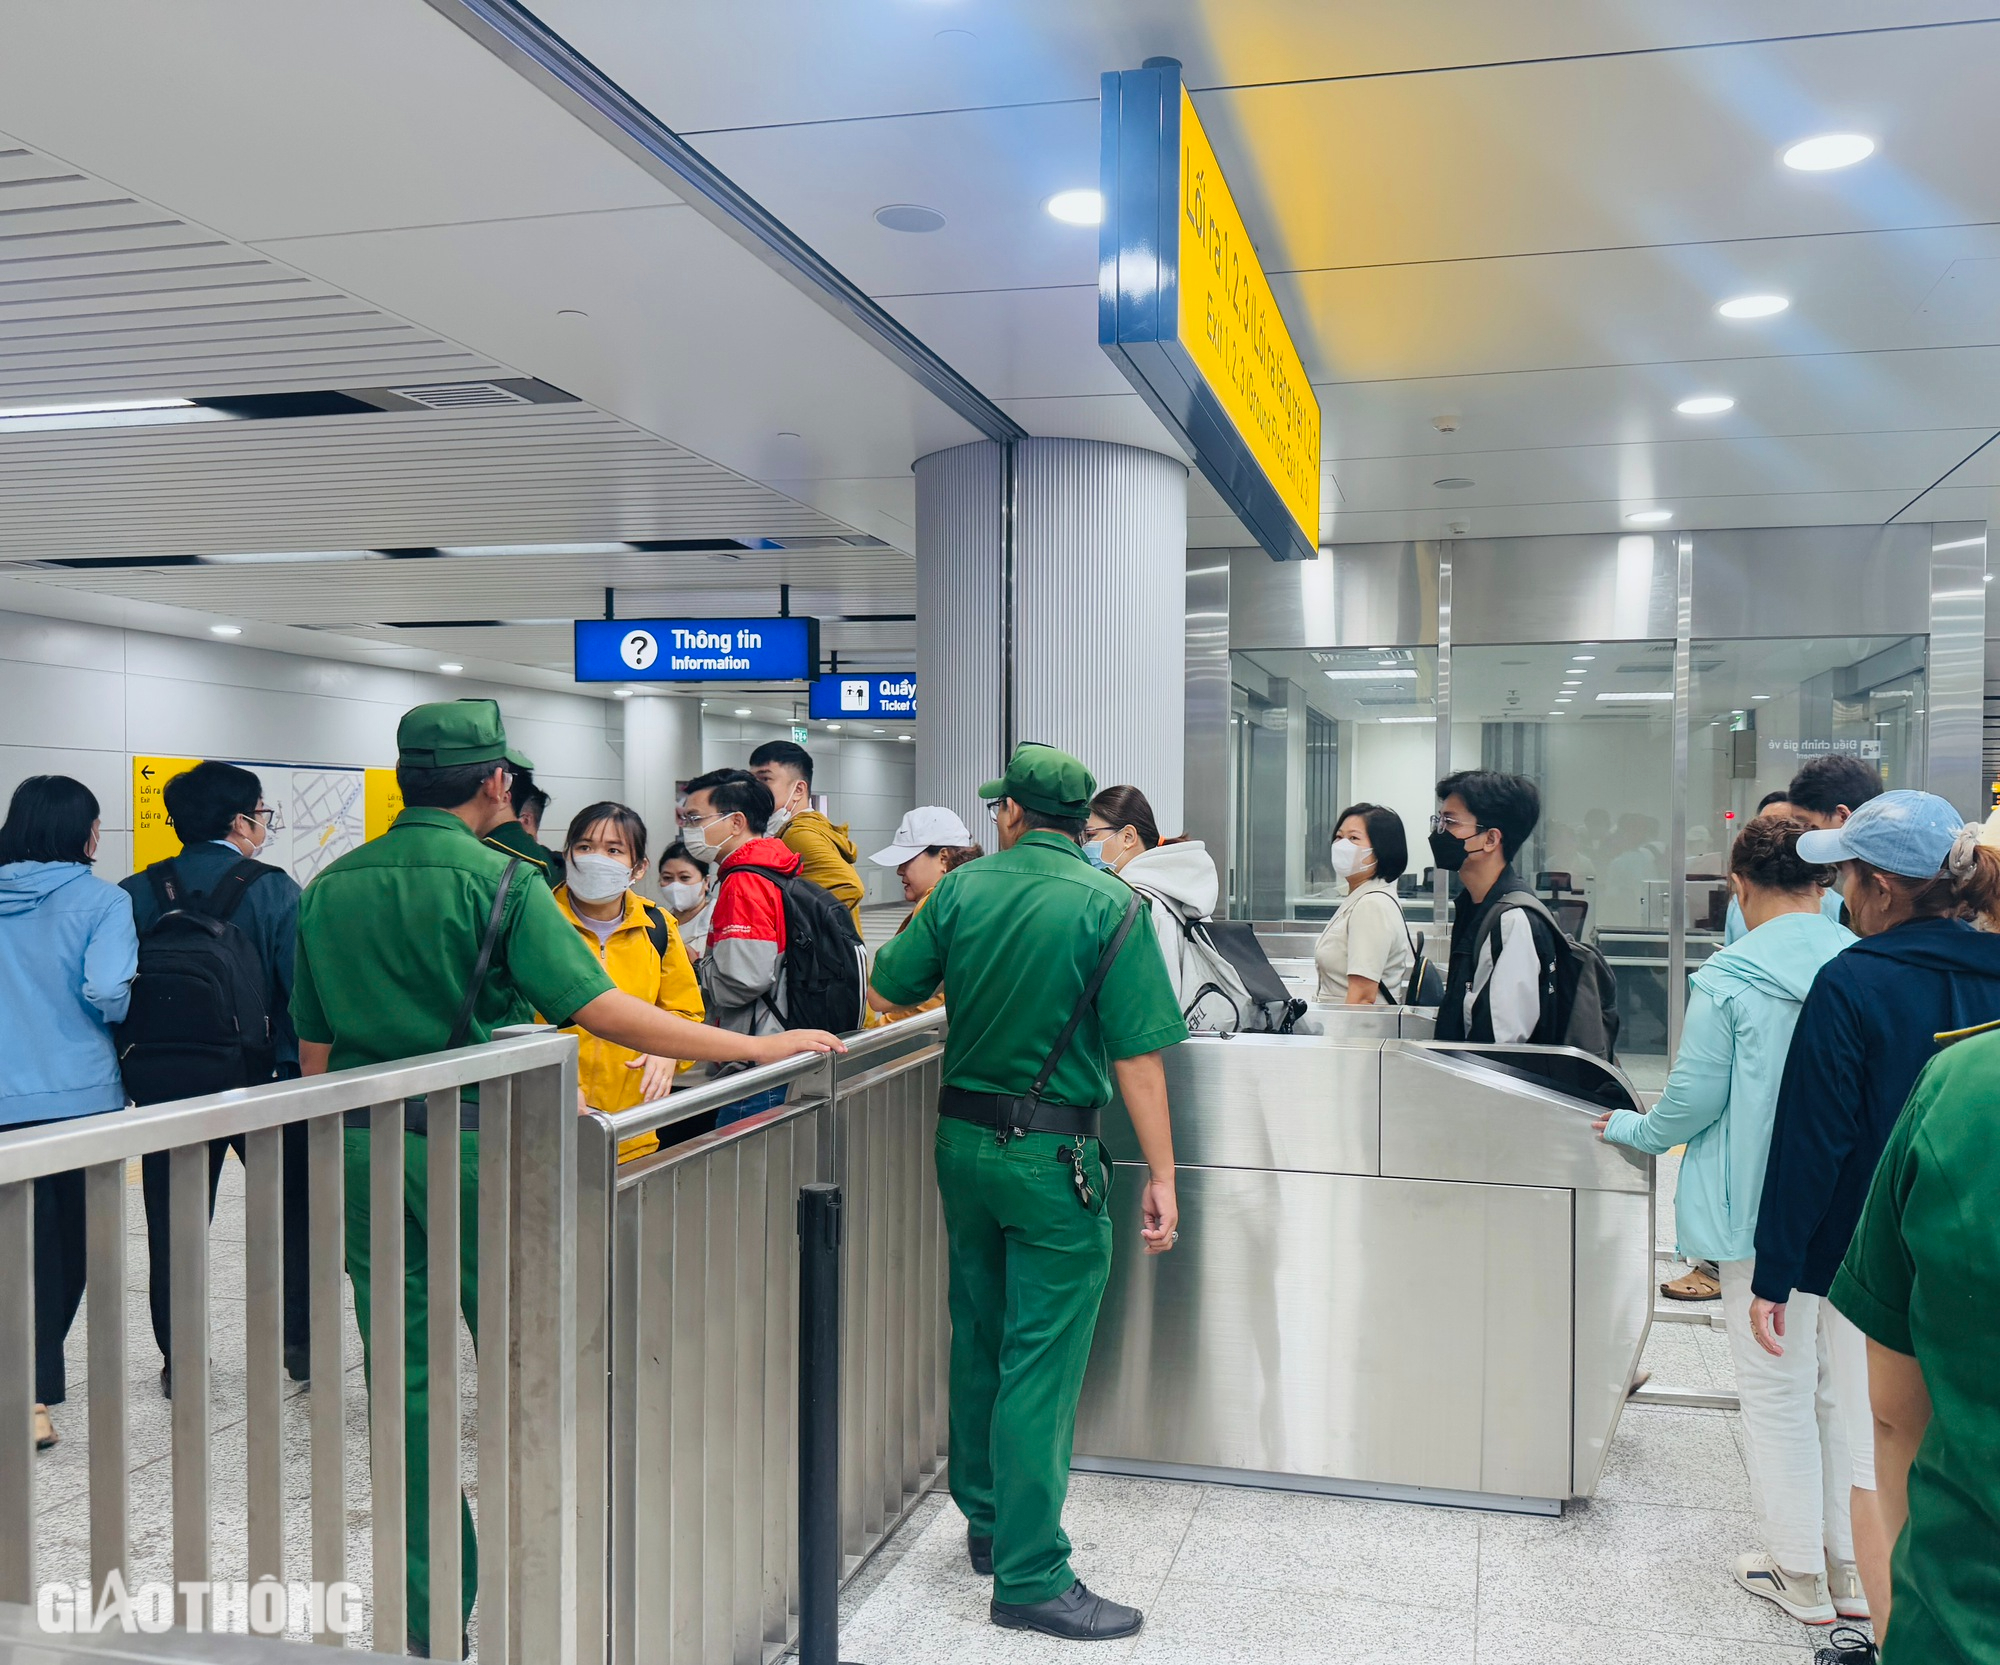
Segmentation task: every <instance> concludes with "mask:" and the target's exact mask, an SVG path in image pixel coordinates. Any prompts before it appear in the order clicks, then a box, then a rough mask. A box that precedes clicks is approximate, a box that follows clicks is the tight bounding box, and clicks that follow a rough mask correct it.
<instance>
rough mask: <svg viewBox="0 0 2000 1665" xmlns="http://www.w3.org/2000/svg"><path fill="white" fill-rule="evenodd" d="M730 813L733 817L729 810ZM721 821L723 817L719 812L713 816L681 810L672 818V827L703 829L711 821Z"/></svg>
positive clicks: (732, 812)
mask: <svg viewBox="0 0 2000 1665" xmlns="http://www.w3.org/2000/svg"><path fill="white" fill-rule="evenodd" d="M730 813H731V814H732V815H733V814H734V813H735V811H734V810H731V811H730ZM722 819H723V815H722V812H721V811H719V810H718V811H717V812H716V813H715V814H713V815H696V814H694V813H693V812H692V811H689V810H682V811H681V812H680V813H679V814H677V815H676V816H675V817H674V825H675V826H677V827H705V826H707V825H708V824H709V823H710V822H711V821H720V820H722Z"/></svg>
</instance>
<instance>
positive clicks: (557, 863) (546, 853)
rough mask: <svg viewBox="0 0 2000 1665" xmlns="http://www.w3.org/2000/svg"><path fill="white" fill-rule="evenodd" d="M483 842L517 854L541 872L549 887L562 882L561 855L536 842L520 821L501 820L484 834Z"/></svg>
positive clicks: (508, 852)
mask: <svg viewBox="0 0 2000 1665" xmlns="http://www.w3.org/2000/svg"><path fill="white" fill-rule="evenodd" d="M483 842H484V843H487V844H490V845H492V846H493V848H494V849H496V850H501V851H504V852H505V853H506V854H508V855H510V856H519V857H520V858H521V859H522V860H523V861H525V862H526V863H528V865H529V866H531V867H532V868H534V869H535V871H536V872H538V873H539V874H541V876H542V877H543V879H544V880H546V881H547V883H548V887H549V889H551V890H554V889H555V888H556V886H557V885H559V884H561V883H562V882H563V859H562V857H561V856H560V855H558V854H557V853H556V852H555V851H554V850H551V849H550V848H549V847H548V846H547V845H546V844H537V843H536V842H535V841H534V840H533V839H532V838H530V837H529V836H528V829H527V828H526V827H524V826H522V825H521V823H520V822H518V821H503V822H502V823H501V824H500V825H499V826H497V827H495V828H494V829H493V830H492V831H491V832H490V833H488V834H487V835H486V837H485V839H484V840H483Z"/></svg>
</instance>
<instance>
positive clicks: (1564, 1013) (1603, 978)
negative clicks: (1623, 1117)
mask: <svg viewBox="0 0 2000 1665" xmlns="http://www.w3.org/2000/svg"><path fill="white" fill-rule="evenodd" d="M1516 908H1518V909H1520V910H1521V911H1522V912H1523V913H1530V914H1533V915H1535V916H1536V917H1537V918H1538V919H1540V920H1541V921H1542V922H1543V923H1544V924H1545V925H1547V926H1548V928H1549V935H1550V936H1551V937H1552V938H1553V939H1554V940H1555V951H1554V953H1553V954H1552V955H1551V956H1550V958H1549V961H1548V963H1547V964H1545V965H1544V966H1543V967H1542V1009H1543V1011H1545V1012H1547V1013H1548V1014H1549V1017H1548V1020H1547V1022H1546V1024H1545V1025H1540V1026H1537V1028H1536V1030H1535V1034H1534V1036H1533V1037H1532V1038H1533V1039H1534V1040H1535V1041H1537V1042H1538V1043H1540V1044H1542V1045H1544V1046H1573V1047H1575V1048H1576V1049H1577V1050H1578V1051H1579V1052H1588V1053H1591V1054H1593V1055H1594V1056H1596V1057H1599V1058H1602V1059H1603V1060H1604V1061H1605V1062H1606V1063H1607V1064H1615V1063H1616V1062H1617V1061H1618V976H1617V973H1616V972H1614V971H1613V970H1612V969H1611V967H1610V966H1609V965H1607V964H1606V963H1605V960H1604V956H1603V955H1602V954H1600V953H1598V951H1597V950H1596V949H1595V948H1591V947H1589V946H1587V945H1586V944H1584V943H1580V942H1578V941H1577V940H1576V939H1575V938H1574V937H1572V936H1571V935H1570V934H1569V933H1568V932H1567V931H1565V930H1564V929H1563V928H1562V924H1561V922H1560V921H1558V920H1557V918H1556V916H1555V915H1554V914H1553V913H1551V912H1550V911H1549V908H1548V905H1547V904H1546V903H1545V902H1543V901H1542V899H1541V898H1540V897H1538V896H1535V895H1533V894H1531V893H1530V892H1528V891H1525V890H1510V891H1509V892H1508V893H1507V894H1506V895H1504V896H1502V897H1501V898H1500V899H1499V900H1498V901H1497V902H1495V903H1494V904H1493V907H1492V908H1491V910H1490V911H1489V912H1488V913H1487V915H1486V917H1485V919H1484V920H1482V921H1481V922H1480V926H1479V937H1478V939H1477V940H1476V941H1475V942H1474V943H1473V945H1472V963H1473V964H1474V965H1475V966H1476V965H1478V964H1479V951H1480V950H1481V948H1483V947H1484V946H1485V945H1486V944H1487V943H1488V942H1489V941H1491V940H1492V938H1493V937H1494V935H1495V934H1496V933H1497V932H1498V931H1499V929H1500V917H1501V915H1502V914H1503V913H1505V912H1507V911H1508V910H1510V909H1516ZM1544 1027H1545V1028H1546V1029H1547V1030H1548V1033H1546V1034H1544V1033H1543V1032H1542V1031H1543V1028H1544Z"/></svg>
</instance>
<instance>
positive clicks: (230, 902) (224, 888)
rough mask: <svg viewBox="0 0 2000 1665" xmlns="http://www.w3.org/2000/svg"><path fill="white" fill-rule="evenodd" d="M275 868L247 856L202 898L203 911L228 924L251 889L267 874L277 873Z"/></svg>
mask: <svg viewBox="0 0 2000 1665" xmlns="http://www.w3.org/2000/svg"><path fill="white" fill-rule="evenodd" d="M275 872H277V869H276V868H275V867H267V866H266V865H265V864H264V863H263V862H261V861H252V860H251V859H250V858H249V857H248V856H245V857H244V858H243V859H242V860H241V861H239V862H238V863H237V864H236V865H235V866H234V867H232V868H230V870H229V871H228V872H227V873H225V874H223V875H222V877H221V878H220V879H218V880H217V881H216V885H215V888H214V889H213V890H211V891H210V892H209V893H208V894H207V895H206V896H205V897H203V898H202V909H201V911H202V912H203V913H205V914H207V915H208V916H209V917H210V918H212V919H216V920H220V921H223V922H224V923H227V922H228V919H229V916H230V915H231V914H233V913H234V912H235V911H236V910H237V909H238V908H239V907H241V906H242V905H243V898H244V896H245V895H247V894H248V893H249V890H250V887H251V886H252V885H254V884H255V883H256V882H257V881H258V880H259V879H261V878H263V876H264V875H265V874H266V873H275Z"/></svg>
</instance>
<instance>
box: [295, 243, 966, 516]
mask: <svg viewBox="0 0 2000 1665" xmlns="http://www.w3.org/2000/svg"><path fill="white" fill-rule="evenodd" d="M271 246H272V247H273V248H274V249H275V250H277V251H278V252H280V253H281V254H284V255H285V256H286V257H287V258H296V259H298V260H300V261H302V262H310V264H311V266H312V268H313V270H314V271H315V272H317V273H319V274H321V275H322V276H324V277H326V278H328V279H330V280H331V281H333V282H336V283H338V284H339V285H340V286H341V287H342V288H343V289H346V290H348V291H350V292H352V293H355V294H360V295H365V296H367V297H369V298H370V299H372V300H375V301H378V302H379V303H381V304H383V305H393V306H394V307H396V308H397V310H398V311H399V312H406V313H407V314H408V315H411V316H419V317H426V318H443V317H449V318H450V319H451V321H452V328H453V332H454V334H455V336H456V337H457V338H458V339H461V340H465V341H468V342H484V343H489V344H491V346H492V347H493V348H494V349H495V350H497V349H498V348H499V346H500V345H502V344H504V345H505V347H506V350H507V354H508V360H509V362H510V363H514V364H517V365H520V366H522V367H523V368H524V370H525V372H526V373H527V374H530V375H536V376H540V377H542V378H543V379H544V380H547V381H550V382H553V383H555V384H556V385H557V386H559V387H563V388H566V389H568V390H569V391H570V392H572V393H575V394H577V395H578V396H579V397H581V398H584V399H587V400H589V401H590V402H591V403H592V404H593V405H596V406H598V407H600V408H602V409H604V410H607V411H611V412H615V413H616V414H617V415H619V416H621V417H623V418H624V419H625V420H627V421H629V422H632V423H634V424H635V425H637V426H638V427H641V428H644V429H645V430H647V431H648V432H651V433H655V434H659V435H662V436H672V435H675V434H687V433H699V434H701V435H702V454H703V455H705V456H707V457H709V458H710V459H712V460H714V461H716V462H719V463H721V464H722V465H723V466H725V467H728V468H731V469H733V470H735V471H737V472H738V473H741V474H745V475H748V476H750V477H752V478H756V479H779V478H782V479H784V480H785V481H787V482H788V486H787V489H788V490H790V491H793V492H796V493H798V494H799V495H800V496H801V498H802V499H803V500H804V501H805V502H807V503H808V504H820V503H824V504H828V505H830V504H832V503H835V502H838V503H841V504H842V505H844V506H846V505H852V504H853V502H854V501H855V493H854V492H853V491H852V490H851V488H848V487H846V486H844V485H841V484H839V483H841V482H848V481H853V480H857V479H870V478H875V479H882V478H895V477H898V476H906V475H907V471H908V469H909V467H910V465H911V463H912V462H913V461H914V460H915V459H916V458H917V457H919V456H922V455H923V454H924V453H925V452H927V451H932V450H936V449H939V448H941V447H943V446H947V445H956V444H960V443H963V442H964V441H967V440H970V439H974V438H976V437H977V435H976V434H975V433H974V432H973V430H972V429H971V428H970V427H969V426H967V425H966V424H965V423H964V422H963V421H961V420H960V419H959V418H958V417H956V416H954V415H953V414H951V413H950V412H949V411H948V410H946V409H945V407H944V406H943V405H942V404H940V403H938V402H937V401H936V400H934V399H933V398H931V396H930V395H929V394H927V393H925V392H923V391H922V390H921V389H919V388H918V387H917V386H916V384H915V383H914V382H912V381H911V380H910V379H909V378H908V377H906V376H905V375H904V374H903V373H902V372H901V371H900V370H899V369H897V368H896V367H895V366H894V365H892V364H891V363H890V362H889V361H888V360H887V359H885V358H883V357H882V356H881V355H880V354H879V353H877V352H875V351H874V350H873V349H872V348H870V347H869V346H868V345H866V344H865V343H864V342H863V341H862V340H861V339H860V338H859V337H858V336H856V335H854V334H852V333H850V332H849V331H848V330H846V329H844V328H842V327H841V326H840V325H838V324H836V323H835V322H834V321H833V320H832V319H831V318H829V317H828V315H827V314H826V313H825V312H824V311H822V310H821V309H820V308H819V307H818V306H816V305H815V304H814V303H813V302H811V301H809V300H807V299H806V298H805V297H804V296H803V295H801V294H800V293H799V291H798V290H796V289H794V288H793V287H792V286H791V284H790V283H788V282H787V281H785V280H784V279H783V278H781V277H779V276H778V275H777V274H776V273H775V272H772V271H771V270H769V269H768V268H767V267H765V266H763V265H761V264H759V263H757V262H755V261H753V260H750V259H748V258H747V257H746V256H745V255H744V253H743V251H742V250H741V249H739V248H738V247H737V246H736V245H735V244H734V243H732V242H730V241H729V240H728V239H727V238H726V237H724V236H723V235H722V234H721V233H720V232H718V231H717V230H715V228H714V227H712V226H711V225H709V224H708V222H707V221H705V220H703V219H701V218H700V217H699V216H697V215H695V214H693V213H690V212H689V211H687V210H686V209H684V208H677V207H676V208H658V209H645V210H637V211H633V212H629V213H619V214H584V215H577V216H574V217H557V218H547V217H544V218H538V219H530V220H502V221H493V222H485V223H481V224H477V225H451V226H432V227H425V228H419V229H414V230H407V231H391V232H376V233H363V234H359V235H356V236H352V237H315V238H311V239H308V240H305V241H303V242H298V243H291V242H281V243H275V244H273V245H271ZM502 272H504V273H505V274H506V281H505V282H495V281H493V274H495V273H502ZM391 297H393V299H391ZM566 314H581V316H566ZM818 481H825V482H828V483H829V485H830V488H831V489H830V490H829V491H828V492H827V494H825V496H824V497H823V498H822V496H821V494H820V493H819V492H818V491H817V490H816V488H815V486H814V484H813V482H818ZM864 512H865V511H864ZM852 524H855V525H857V526H859V527H860V529H861V530H863V531H866V532H869V533H871V534H874V535H876V536H880V537H884V538H887V539H889V540H890V541H898V542H900V541H902V540H903V539H904V538H906V537H907V536H908V531H907V529H903V530H900V531H899V529H898V528H897V527H896V526H894V525H891V524H887V523H885V522H881V521H879V520H877V521H871V520H870V519H865V518H864V519H857V520H856V521H854V522H853V523H852Z"/></svg>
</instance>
